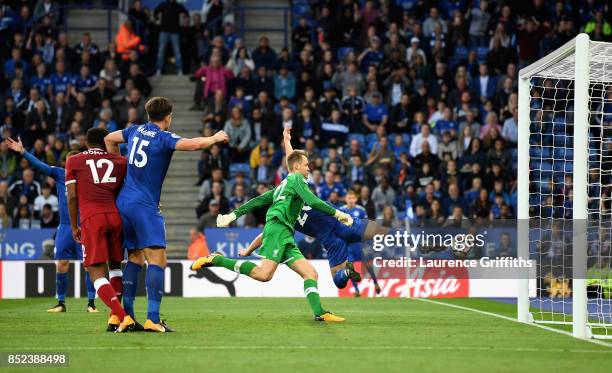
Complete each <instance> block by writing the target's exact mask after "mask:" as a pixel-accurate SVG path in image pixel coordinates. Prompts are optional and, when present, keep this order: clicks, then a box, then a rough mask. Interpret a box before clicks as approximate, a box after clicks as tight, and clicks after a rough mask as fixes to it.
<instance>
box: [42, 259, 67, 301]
mask: <svg viewBox="0 0 612 373" xmlns="http://www.w3.org/2000/svg"><path fill="white" fill-rule="evenodd" d="M69 265H70V262H69V261H68V260H58V261H57V264H56V272H55V293H56V296H57V304H56V305H55V306H53V307H51V308H49V309H48V310H47V312H51V313H57V312H66V288H67V286H68V266H69Z"/></svg>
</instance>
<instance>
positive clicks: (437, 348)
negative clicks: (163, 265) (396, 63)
mask: <svg viewBox="0 0 612 373" xmlns="http://www.w3.org/2000/svg"><path fill="white" fill-rule="evenodd" d="M270 348H273V349H280V350H313V349H314V350H331V349H333V350H404V351H409V350H413V351H488V352H537V353H542V352H553V353H562V354H566V353H585V354H612V350H584V349H562V348H529V347H515V348H505V347H504V348H498V347H485V346H483V347H478V346H473V347H470V346H457V347H454V346H342V345H341V346H305V345H296V346H287V345H281V346H214V345H212V346H207V345H206V346H198V345H187V346H182V345H168V346H151V345H148V346H106V347H105V346H69V347H62V348H59V349H58V348H57V347H48V346H43V347H32V346H28V347H24V348H15V347H10V350H15V351H17V350H19V351H59V350H61V351H94V350H95V351H97V350H117V351H135V350H265V349H270ZM0 349H5V348H2V347H0Z"/></svg>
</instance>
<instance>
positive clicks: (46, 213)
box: [39, 204, 59, 228]
mask: <svg viewBox="0 0 612 373" xmlns="http://www.w3.org/2000/svg"><path fill="white" fill-rule="evenodd" d="M39 224H40V228H57V226H58V225H59V219H58V215H57V213H55V212H53V210H52V208H51V205H50V204H45V205H44V206H43V208H42V211H41V213H40V223H39Z"/></svg>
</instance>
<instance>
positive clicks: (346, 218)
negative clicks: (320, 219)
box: [334, 210, 353, 227]
mask: <svg viewBox="0 0 612 373" xmlns="http://www.w3.org/2000/svg"><path fill="white" fill-rule="evenodd" d="M334 218H336V219H338V221H340V223H342V224H344V225H347V226H349V227H350V226H351V225H353V217H351V216H350V215H349V214H347V213H346V212H342V211H340V210H336V213H335V214H334Z"/></svg>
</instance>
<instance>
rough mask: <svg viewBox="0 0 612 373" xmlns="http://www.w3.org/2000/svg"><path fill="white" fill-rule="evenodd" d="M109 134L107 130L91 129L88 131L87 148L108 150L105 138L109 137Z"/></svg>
mask: <svg viewBox="0 0 612 373" xmlns="http://www.w3.org/2000/svg"><path fill="white" fill-rule="evenodd" d="M108 134H109V132H108V130H107V129H105V128H90V129H88V130H87V147H89V148H93V147H99V148H102V149H106V144H105V143H104V137H106V135H108Z"/></svg>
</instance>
